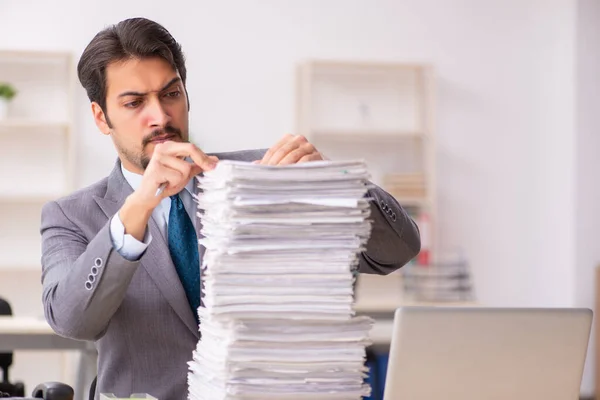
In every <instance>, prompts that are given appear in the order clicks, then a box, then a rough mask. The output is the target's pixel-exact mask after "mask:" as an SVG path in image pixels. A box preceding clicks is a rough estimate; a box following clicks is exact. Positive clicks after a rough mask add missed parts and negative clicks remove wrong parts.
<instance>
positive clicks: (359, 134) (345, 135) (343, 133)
mask: <svg viewBox="0 0 600 400" xmlns="http://www.w3.org/2000/svg"><path fill="white" fill-rule="evenodd" d="M310 137H312V138H323V139H327V140H342V141H344V142H347V141H357V142H362V141H370V142H371V141H373V140H377V141H388V142H396V141H402V140H407V139H418V140H423V139H425V138H426V137H427V136H426V135H425V134H424V133H422V132H411V131H384V130H381V131H377V130H373V131H369V130H364V131H363V130H315V131H313V132H311V133H310Z"/></svg>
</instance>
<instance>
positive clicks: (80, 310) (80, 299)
mask: <svg viewBox="0 0 600 400" xmlns="http://www.w3.org/2000/svg"><path fill="white" fill-rule="evenodd" d="M78 73H79V79H80V81H81V84H82V85H83V87H84V88H85V90H86V91H87V94H88V96H89V99H90V101H91V109H92V115H93V117H94V121H95V122H96V125H97V127H98V129H99V130H100V131H101V132H102V133H104V134H105V135H108V136H110V137H111V138H112V141H113V143H114V146H115V148H116V150H117V154H118V160H117V162H116V165H115V167H114V169H113V171H112V172H111V173H110V175H109V176H108V177H106V178H104V179H102V180H101V181H99V182H97V183H95V184H93V185H91V186H89V187H87V188H84V189H82V190H79V191H77V192H75V193H73V194H71V195H69V196H67V197H65V198H61V199H60V200H57V201H52V202H50V203H48V204H46V205H45V206H44V208H43V211H42V219H41V235H42V268H43V274H42V282H43V287H44V292H43V303H44V310H45V315H46V319H47V320H48V322H49V324H50V325H51V326H52V328H53V329H54V330H55V331H56V332H57V333H58V334H60V335H62V336H65V337H69V338H74V339H80V340H89V341H94V342H95V344H96V347H97V349H98V356H99V358H98V382H97V389H96V396H98V393H101V392H109V393H114V394H116V395H118V396H129V395H130V394H131V393H140V392H142V393H150V394H151V395H153V396H155V397H158V398H159V399H161V400H170V399H177V400H180V399H185V398H186V397H187V382H186V378H187V367H188V366H187V362H188V361H189V360H190V359H191V357H192V351H193V349H194V348H195V346H196V344H197V342H198V340H199V337H200V333H199V331H198V325H197V317H196V313H195V310H196V308H197V307H198V306H199V305H200V271H199V262H200V260H201V259H202V255H203V253H204V249H203V248H202V247H201V246H198V242H197V237H196V232H199V227H200V224H201V223H202V221H201V220H198V219H197V217H196V213H195V207H194V202H193V200H192V193H194V191H195V190H196V189H195V187H194V184H193V181H194V180H193V179H192V177H193V176H194V175H197V174H198V173H200V172H202V171H206V170H210V169H212V168H214V166H215V163H216V162H218V160H223V159H234V160H243V161H257V160H258V162H260V163H263V164H269V165H282V164H292V163H297V162H310V161H313V160H321V159H322V158H321V154H320V153H319V152H318V151H317V150H316V149H315V147H314V146H313V145H312V144H310V143H309V142H308V141H307V140H306V139H305V138H303V137H302V136H293V135H286V136H284V137H283V138H282V139H281V140H280V141H279V142H278V143H276V144H275V145H274V146H273V147H271V148H270V149H269V150H268V151H266V152H265V151H260V150H248V151H242V152H232V153H225V154H215V155H207V154H205V153H204V152H202V150H200V149H198V148H197V147H196V146H194V145H193V144H191V143H189V142H188V138H189V132H188V111H189V108H190V107H189V101H188V93H187V90H186V76H187V71H186V67H185V62H184V57H183V54H182V51H181V48H180V46H179V44H178V43H177V42H176V41H175V40H174V39H173V37H171V35H170V34H169V32H168V31H167V30H166V29H165V28H163V27H162V26H160V25H159V24H157V23H155V22H153V21H150V20H147V19H143V18H135V19H128V20H125V21H122V22H120V23H118V24H117V25H115V26H111V27H109V28H106V29H104V30H103V31H101V32H99V33H98V34H97V35H96V36H95V37H94V38H93V39H92V41H91V42H90V43H89V45H88V46H87V48H86V49H85V51H84V52H83V55H82V56H81V59H80V61H79V65H78ZM182 158H186V159H187V160H189V161H191V162H187V161H184V160H183V159H182ZM163 184H164V185H165V187H164V191H163V192H162V193H161V194H160V195H159V196H156V193H157V189H158V188H159V187H160V186H161V185H163ZM370 196H372V197H373V198H374V201H373V202H372V205H371V208H372V218H373V220H374V224H373V230H372V235H371V237H370V239H369V241H368V244H367V250H366V251H365V252H364V253H363V254H361V256H360V268H359V269H360V272H363V273H375V274H388V273H390V272H392V271H394V270H396V269H398V268H400V267H401V266H403V265H404V264H405V263H406V262H408V261H409V260H410V259H411V258H413V257H414V256H415V255H416V254H417V253H418V251H419V249H420V240H419V234H418V230H417V227H416V225H415V224H414V222H413V221H412V220H411V219H410V218H409V217H408V216H407V214H406V213H405V211H404V210H403V209H402V208H401V207H400V205H399V204H398V203H397V202H396V201H395V200H394V199H393V198H392V197H391V196H390V195H389V194H387V193H386V192H384V191H383V190H381V189H379V188H376V189H372V190H370Z"/></svg>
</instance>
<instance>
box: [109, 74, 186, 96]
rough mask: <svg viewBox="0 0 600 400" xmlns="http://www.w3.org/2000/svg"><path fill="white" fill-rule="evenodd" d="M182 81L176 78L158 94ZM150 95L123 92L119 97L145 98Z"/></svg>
mask: <svg viewBox="0 0 600 400" xmlns="http://www.w3.org/2000/svg"><path fill="white" fill-rule="evenodd" d="M180 81H181V78H180V77H178V76H177V77H175V78H173V79H171V80H170V81H169V83H167V84H166V85H165V86H163V87H162V88H161V89H160V90H159V91H158V92H159V93H160V92H164V91H165V90H167V89H168V88H169V87H171V86H173V85H174V84H176V83H178V82H180ZM147 94H148V93H141V92H131V91H129V92H123V93H121V94H120V95H119V96H118V97H119V98H120V97H125V96H136V97H144V96H145V95H147Z"/></svg>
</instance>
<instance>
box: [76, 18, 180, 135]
mask: <svg viewBox="0 0 600 400" xmlns="http://www.w3.org/2000/svg"><path fill="white" fill-rule="evenodd" d="M148 57H161V58H163V59H164V60H166V61H167V62H168V63H169V64H170V65H171V66H172V67H173V69H175V70H176V71H178V72H179V75H180V76H181V80H182V82H183V86H184V87H185V78H186V69H185V57H184V55H183V52H182V51H181V45H180V44H179V43H177V41H175V39H174V38H173V36H171V34H170V33H169V31H167V30H166V29H165V28H164V27H163V26H162V25H160V24H158V23H156V22H154V21H151V20H149V19H146V18H131V19H126V20H124V21H121V22H119V23H118V24H116V25H112V26H110V27H108V28H105V29H104V30H102V31H100V32H98V34H96V36H94V38H93V39H92V41H91V42H90V43H89V44H88V46H87V47H86V48H85V50H84V51H83V54H82V55H81V58H80V60H79V64H78V65H77V73H78V75H79V81H80V82H81V85H82V86H83V88H84V89H85V90H86V92H87V95H88V97H89V99H90V101H92V102H96V103H98V104H99V105H100V107H101V108H102V110H103V111H104V113H105V114H106V67H107V66H108V65H109V64H110V63H113V62H116V61H123V60H127V59H131V58H139V59H142V58H148ZM107 119H108V116H107ZM109 125H110V123H109Z"/></svg>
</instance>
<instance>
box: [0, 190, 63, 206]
mask: <svg viewBox="0 0 600 400" xmlns="http://www.w3.org/2000/svg"><path fill="white" fill-rule="evenodd" d="M64 195H65V193H56V194H34V193H31V194H19V193H15V194H2V195H0V203H11V204H20V203H25V204H36V203H39V204H42V203H46V202H48V201H52V200H56V199H58V198H60V197H63V196H64Z"/></svg>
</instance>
